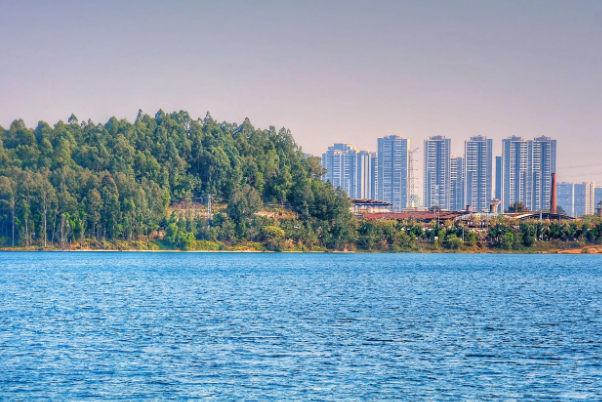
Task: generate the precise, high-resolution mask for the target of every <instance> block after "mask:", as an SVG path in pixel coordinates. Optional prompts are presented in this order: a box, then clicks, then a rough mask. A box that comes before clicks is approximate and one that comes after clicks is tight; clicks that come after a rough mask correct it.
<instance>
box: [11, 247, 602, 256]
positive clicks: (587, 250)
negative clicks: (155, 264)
mask: <svg viewBox="0 0 602 402" xmlns="http://www.w3.org/2000/svg"><path fill="white" fill-rule="evenodd" d="M0 252H16V253H19V252H27V253H32V252H35V253H46V252H48V253H272V254H279V253H284V254H289V253H290V254H295V253H296V254H525V255H526V254H573V255H574V254H587V255H595V254H602V247H599V246H598V247H596V246H590V247H583V248H575V249H554V250H532V251H530V250H510V251H507V250H482V249H479V250H464V251H462V250H460V251H458V250H421V251H401V252H392V251H367V250H325V251H321V250H320V251H311V250H309V251H297V250H286V251H272V250H137V249H126V250H108V249H83V250H81V249H75V250H57V249H51V250H40V249H29V250H28V249H12V248H1V249H0Z"/></svg>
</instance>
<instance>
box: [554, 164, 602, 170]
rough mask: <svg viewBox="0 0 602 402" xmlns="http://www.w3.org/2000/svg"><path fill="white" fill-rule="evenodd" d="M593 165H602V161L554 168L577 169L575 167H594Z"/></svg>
mask: <svg viewBox="0 0 602 402" xmlns="http://www.w3.org/2000/svg"><path fill="white" fill-rule="evenodd" d="M594 166H602V163H594V164H591V165H573V166H562V167H559V168H556V170H559V169H577V168H584V167H594Z"/></svg>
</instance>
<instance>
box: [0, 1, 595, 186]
mask: <svg viewBox="0 0 602 402" xmlns="http://www.w3.org/2000/svg"><path fill="white" fill-rule="evenodd" d="M0 10H2V13H1V15H0V125H2V126H4V127H5V128H6V127H8V126H9V125H10V123H11V121H13V120H14V119H17V118H23V119H24V120H25V122H26V123H27V124H28V125H30V126H35V125H36V124H37V122H38V121H39V120H44V121H47V122H49V123H55V122H57V121H58V120H67V119H68V117H69V116H70V115H71V113H74V114H75V115H76V116H77V117H78V118H79V119H80V120H82V119H85V120H87V119H88V118H90V119H92V120H93V121H94V122H106V121H107V120H108V118H109V117H110V116H116V117H118V118H127V119H129V120H130V121H133V120H135V117H136V114H137V112H138V110H139V109H142V110H143V111H144V112H146V113H149V114H153V115H154V113H156V112H157V111H158V110H159V109H163V110H164V111H166V112H171V111H179V110H186V111H188V112H189V113H190V114H191V116H193V117H204V116H205V114H206V113H207V111H209V112H210V113H211V115H212V116H213V117H214V118H215V119H216V120H218V121H229V122H238V123H240V122H242V121H243V120H244V118H245V117H249V119H250V120H251V122H252V124H253V125H254V126H255V127H259V128H268V127H269V126H270V125H274V126H276V127H277V128H280V127H283V126H284V127H287V128H289V129H290V130H291V132H292V134H293V136H294V137H295V139H296V141H297V143H298V144H299V145H300V146H301V147H302V148H303V150H304V152H308V153H312V154H315V155H320V154H321V153H322V152H324V151H325V150H326V149H327V147H328V146H330V145H332V144H333V143H335V142H345V143H351V144H354V145H355V146H357V147H358V148H362V149H368V150H373V151H375V150H376V139H377V138H379V137H382V136H385V135H400V136H402V137H404V138H409V139H410V140H411V146H412V148H419V149H418V160H417V162H418V164H417V166H418V168H419V169H422V159H423V152H424V144H423V141H424V140H425V139H426V138H428V137H429V136H434V135H444V136H446V137H447V138H451V139H452V153H453V155H454V156H461V155H462V153H463V146H464V140H466V139H468V138H469V137H470V136H475V135H485V136H487V137H489V138H493V139H494V155H500V154H501V140H502V139H503V138H506V137H508V136H511V135H518V136H522V137H523V138H534V137H538V136H542V135H546V136H550V137H552V138H554V139H557V140H558V178H559V181H597V182H599V184H602V157H601V156H602V152H601V150H602V1H599V0H571V1H568V0H567V1H557V0H520V1H517V0H504V1H501V0H488V1H482V0H440V1H435V0H416V1H414V0H407V1H403V0H395V1H388V0H373V1H356V0H344V1H338V0H320V1H314V0H304V1H291V0H274V1H272V0H263V1H262V0H252V1H249V0H247V1H242V0H240V1H239V0H219V1H200V0H199V1H192V0H190V1H189V0H172V1H153V0H144V1H141V0H129V1H127V2H124V1H113V0H103V1H99V2H82V1H61V0H55V1H48V0H44V1H32V0H0ZM420 172H421V170H419V172H418V173H419V174H418V177H421V176H422V174H421V173H420ZM419 187H420V185H419Z"/></svg>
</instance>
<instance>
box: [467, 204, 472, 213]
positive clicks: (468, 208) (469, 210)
mask: <svg viewBox="0 0 602 402" xmlns="http://www.w3.org/2000/svg"><path fill="white" fill-rule="evenodd" d="M466 212H468V213H470V212H472V205H467V206H466Z"/></svg>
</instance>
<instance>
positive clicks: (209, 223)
mask: <svg viewBox="0 0 602 402" xmlns="http://www.w3.org/2000/svg"><path fill="white" fill-rule="evenodd" d="M211 215H212V211H211V194H209V196H207V227H211Z"/></svg>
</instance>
